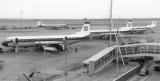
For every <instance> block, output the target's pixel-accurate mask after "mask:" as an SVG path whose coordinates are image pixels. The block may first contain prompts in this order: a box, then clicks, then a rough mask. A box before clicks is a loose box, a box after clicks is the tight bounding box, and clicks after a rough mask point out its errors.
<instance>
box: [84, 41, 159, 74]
mask: <svg viewBox="0 0 160 81" xmlns="http://www.w3.org/2000/svg"><path fill="white" fill-rule="evenodd" d="M120 51H121V54H122V56H123V57H125V56H128V55H133V56H132V57H135V56H134V55H137V56H140V54H141V55H142V56H148V55H149V56H155V55H158V56H160V43H144V44H142V43H141V44H130V45H123V46H120ZM117 56H120V52H119V51H118V47H117V45H116V46H111V47H107V48H105V49H104V50H102V51H101V52H99V53H97V54H96V55H94V56H92V57H91V58H89V59H87V60H85V61H83V62H82V63H83V64H84V65H85V68H86V71H87V73H88V74H89V75H92V74H95V73H97V72H99V71H101V70H102V69H103V68H104V67H106V66H107V65H108V64H109V63H110V62H112V61H113V60H114V59H115V58H116V57H117Z"/></svg>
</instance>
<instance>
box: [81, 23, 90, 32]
mask: <svg viewBox="0 0 160 81" xmlns="http://www.w3.org/2000/svg"><path fill="white" fill-rule="evenodd" d="M89 30H90V23H89V22H85V23H84V25H83V27H82V29H81V32H87V31H89Z"/></svg>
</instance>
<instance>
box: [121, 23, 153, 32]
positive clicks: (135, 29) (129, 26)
mask: <svg viewBox="0 0 160 81" xmlns="http://www.w3.org/2000/svg"><path fill="white" fill-rule="evenodd" d="M154 28H156V21H155V20H153V21H152V23H151V24H150V25H147V26H133V25H132V21H129V22H128V23H127V24H126V27H120V28H119V31H120V32H121V33H130V34H134V33H144V32H145V31H149V30H151V29H154ZM121 29H123V30H125V29H127V31H125V32H124V31H121Z"/></svg>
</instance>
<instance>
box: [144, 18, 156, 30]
mask: <svg viewBox="0 0 160 81" xmlns="http://www.w3.org/2000/svg"><path fill="white" fill-rule="evenodd" d="M156 26H157V22H156V21H155V20H153V21H152V23H151V25H147V26H146V27H147V28H154V27H156Z"/></svg>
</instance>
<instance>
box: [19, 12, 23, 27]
mask: <svg viewBox="0 0 160 81" xmlns="http://www.w3.org/2000/svg"><path fill="white" fill-rule="evenodd" d="M20 14H21V18H20V26H21V27H22V26H23V23H22V18H23V11H20Z"/></svg>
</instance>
